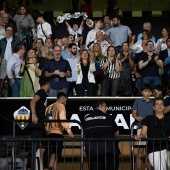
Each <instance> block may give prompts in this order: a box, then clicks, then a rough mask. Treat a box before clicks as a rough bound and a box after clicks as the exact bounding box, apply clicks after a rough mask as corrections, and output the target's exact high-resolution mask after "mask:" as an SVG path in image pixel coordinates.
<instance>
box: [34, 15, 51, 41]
mask: <svg viewBox="0 0 170 170" xmlns="http://www.w3.org/2000/svg"><path fill="white" fill-rule="evenodd" d="M37 22H38V23H39V24H38V26H37V38H42V39H43V41H44V42H45V40H46V38H51V35H52V30H51V25H50V24H49V23H48V22H46V21H45V20H44V17H43V14H41V13H40V14H39V15H38V17H37Z"/></svg>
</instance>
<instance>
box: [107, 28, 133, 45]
mask: <svg viewBox="0 0 170 170" xmlns="http://www.w3.org/2000/svg"><path fill="white" fill-rule="evenodd" d="M131 33H132V31H131V30H130V28H129V27H128V26H125V25H121V26H120V27H113V28H110V29H109V30H107V31H106V34H107V35H108V36H109V37H110V39H111V40H112V41H113V42H114V44H113V46H114V47H117V46H121V45H122V43H123V42H127V39H128V35H129V34H131Z"/></svg>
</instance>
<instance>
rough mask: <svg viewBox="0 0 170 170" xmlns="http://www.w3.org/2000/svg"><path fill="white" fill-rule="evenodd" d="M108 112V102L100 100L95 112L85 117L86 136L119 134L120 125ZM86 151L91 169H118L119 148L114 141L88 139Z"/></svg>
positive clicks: (108, 136) (111, 136)
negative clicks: (118, 125)
mask: <svg viewBox="0 0 170 170" xmlns="http://www.w3.org/2000/svg"><path fill="white" fill-rule="evenodd" d="M106 112H107V108H106V104H105V102H103V101H98V102H97V103H96V105H95V109H94V112H93V113H90V114H87V115H85V117H84V134H85V138H115V137H116V136H118V135H119V130H118V127H117V125H116V123H115V121H114V120H113V118H112V116H111V115H109V114H108V113H106ZM85 152H86V156H87V158H88V160H89V168H90V170H113V169H114V170H117V169H118V165H119V149H118V144H117V142H114V141H97V139H96V140H95V141H87V142H86V143H85Z"/></svg>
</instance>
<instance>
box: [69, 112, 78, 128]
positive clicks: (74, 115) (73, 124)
mask: <svg viewBox="0 0 170 170" xmlns="http://www.w3.org/2000/svg"><path fill="white" fill-rule="evenodd" d="M70 120H77V121H79V122H81V121H80V119H79V117H78V115H77V114H72V115H71V118H70ZM69 125H70V127H72V126H77V127H78V128H79V129H81V127H80V125H79V124H77V123H72V122H71V123H69Z"/></svg>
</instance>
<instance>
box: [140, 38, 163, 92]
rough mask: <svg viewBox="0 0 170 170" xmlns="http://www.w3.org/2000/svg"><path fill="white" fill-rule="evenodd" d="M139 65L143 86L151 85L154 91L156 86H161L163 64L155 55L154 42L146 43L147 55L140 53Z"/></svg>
mask: <svg viewBox="0 0 170 170" xmlns="http://www.w3.org/2000/svg"><path fill="white" fill-rule="evenodd" d="M138 65H139V69H141V76H142V78H143V84H149V85H150V86H151V87H152V89H153V87H154V86H156V85H159V84H161V78H160V76H159V68H163V62H162V60H160V59H159V57H158V55H157V54H155V53H154V43H153V41H152V40H149V41H148V42H147V43H146V53H145V52H141V53H140V56H139V62H138Z"/></svg>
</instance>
